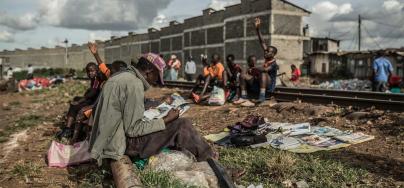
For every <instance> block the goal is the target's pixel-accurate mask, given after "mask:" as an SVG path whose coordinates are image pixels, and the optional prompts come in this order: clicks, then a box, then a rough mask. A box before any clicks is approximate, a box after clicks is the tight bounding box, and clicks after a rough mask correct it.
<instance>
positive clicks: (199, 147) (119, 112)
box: [89, 54, 213, 165]
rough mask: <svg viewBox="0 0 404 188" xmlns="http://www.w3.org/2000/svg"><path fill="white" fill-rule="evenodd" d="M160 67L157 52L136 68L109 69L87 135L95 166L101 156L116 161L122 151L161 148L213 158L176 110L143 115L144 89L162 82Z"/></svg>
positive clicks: (143, 153)
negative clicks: (162, 114) (155, 115)
mask: <svg viewBox="0 0 404 188" xmlns="http://www.w3.org/2000/svg"><path fill="white" fill-rule="evenodd" d="M164 67H165V63H164V61H163V60H162V59H161V58H160V57H159V56H158V55H155V54H146V55H144V56H143V57H141V58H140V59H139V62H138V63H137V64H136V67H133V66H129V68H128V69H127V70H123V71H119V72H116V73H113V72H111V73H112V76H111V77H110V78H109V79H108V81H107V82H106V83H105V85H104V87H103V90H102V93H101V95H100V98H99V101H98V105H97V108H96V111H95V115H94V125H93V128H92V133H91V137H90V149H89V150H90V153H91V157H92V158H93V159H95V160H97V162H98V164H99V165H101V162H102V159H104V158H108V159H114V160H119V159H120V158H121V157H122V156H123V155H124V154H125V152H126V154H127V155H130V156H132V157H141V158H146V157H150V156H151V155H154V154H157V153H159V152H160V151H161V149H162V148H163V147H170V148H174V149H179V150H186V151H189V152H191V153H192V154H194V155H195V157H196V158H197V159H198V161H201V160H206V159H207V158H210V157H213V151H212V149H211V148H210V147H209V145H208V144H207V143H206V141H205V140H204V139H203V138H201V136H200V135H199V133H198V132H197V131H196V130H195V129H194V128H193V127H192V123H191V122H190V121H189V120H184V119H178V117H179V111H178V110H171V111H170V112H169V113H168V115H167V116H166V117H164V118H162V119H155V120H147V119H145V118H144V116H143V114H144V111H145V109H144V92H145V91H146V90H147V89H149V88H150V87H151V86H150V85H157V84H164V82H163V79H162V78H163V70H164ZM190 124H191V125H190ZM171 125H174V126H171ZM127 150H128V151H127Z"/></svg>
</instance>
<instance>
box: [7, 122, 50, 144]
mask: <svg viewBox="0 0 404 188" xmlns="http://www.w3.org/2000/svg"><path fill="white" fill-rule="evenodd" d="M41 121H42V117H40V116H36V115H28V116H23V117H21V118H20V119H18V120H17V121H15V122H14V125H9V126H7V127H6V128H4V129H3V130H1V131H0V143H2V142H6V141H7V140H8V139H9V137H10V135H12V134H13V133H16V132H17V131H20V130H24V129H26V128H29V127H33V126H35V125H38V124H39V123H40V122H41Z"/></svg>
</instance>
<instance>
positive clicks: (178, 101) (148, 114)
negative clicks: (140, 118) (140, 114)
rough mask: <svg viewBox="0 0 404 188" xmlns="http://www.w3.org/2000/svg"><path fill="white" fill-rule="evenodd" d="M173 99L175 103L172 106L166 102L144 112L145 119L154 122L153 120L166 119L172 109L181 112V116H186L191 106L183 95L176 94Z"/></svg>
mask: <svg viewBox="0 0 404 188" xmlns="http://www.w3.org/2000/svg"><path fill="white" fill-rule="evenodd" d="M171 97H172V98H173V102H172V103H171V104H167V103H166V102H164V103H162V104H160V105H159V106H157V107H156V108H151V109H149V110H146V111H145V112H144V118H146V119H149V120H152V119H160V118H163V117H165V116H166V115H167V114H168V112H169V111H170V110H171V109H178V110H180V116H181V115H182V114H184V113H185V112H186V111H187V110H188V109H189V108H190V106H189V104H190V103H188V102H187V101H185V99H184V98H183V97H181V95H179V94H177V93H174V94H172V95H171Z"/></svg>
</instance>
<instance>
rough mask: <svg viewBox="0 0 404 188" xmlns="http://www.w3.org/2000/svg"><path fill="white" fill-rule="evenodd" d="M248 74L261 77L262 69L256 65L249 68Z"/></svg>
mask: <svg viewBox="0 0 404 188" xmlns="http://www.w3.org/2000/svg"><path fill="white" fill-rule="evenodd" d="M248 74H249V75H251V76H253V77H254V78H259V77H261V71H260V70H259V69H258V68H256V67H253V68H249V69H248Z"/></svg>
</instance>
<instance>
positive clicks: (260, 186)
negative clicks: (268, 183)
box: [247, 184, 264, 188]
mask: <svg viewBox="0 0 404 188" xmlns="http://www.w3.org/2000/svg"><path fill="white" fill-rule="evenodd" d="M247 188H264V186H262V184H259V185H254V184H251V185H249V186H248V187H247Z"/></svg>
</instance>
